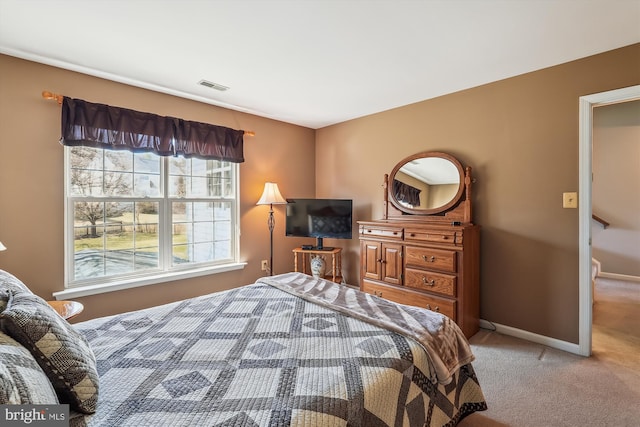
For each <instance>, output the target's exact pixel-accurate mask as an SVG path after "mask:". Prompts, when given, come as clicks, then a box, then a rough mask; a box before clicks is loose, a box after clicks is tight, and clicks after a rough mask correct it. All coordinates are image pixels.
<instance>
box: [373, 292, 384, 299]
mask: <svg viewBox="0 0 640 427" xmlns="http://www.w3.org/2000/svg"><path fill="white" fill-rule="evenodd" d="M373 294H374V295H375V296H377V297H380V298H382V291H373Z"/></svg>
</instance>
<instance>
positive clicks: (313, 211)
mask: <svg viewBox="0 0 640 427" xmlns="http://www.w3.org/2000/svg"><path fill="white" fill-rule="evenodd" d="M352 211H353V201H352V200H348V199H287V214H286V235H287V236H289V237H315V239H316V245H315V246H314V247H306V246H303V248H304V249H316V250H328V251H329V250H332V249H333V248H328V247H325V246H324V245H323V242H322V239H324V238H331V239H351V229H352V226H351V222H352Z"/></svg>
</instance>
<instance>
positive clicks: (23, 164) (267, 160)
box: [0, 55, 315, 320]
mask: <svg viewBox="0 0 640 427" xmlns="http://www.w3.org/2000/svg"><path fill="white" fill-rule="evenodd" d="M43 90H49V91H52V92H55V93H61V94H64V95H67V96H70V97H75V98H81V99H85V100H87V101H91V102H99V103H104V104H110V105H115V106H120V107H125V108H131V109H134V110H139V111H146V112H152V113H156V114H161V115H168V116H177V117H182V118H185V119H188V120H196V121H201V122H206V123H212V124H216V125H221V126H228V127H231V128H234V129H244V130H252V131H255V132H256V136H255V137H245V159H246V161H245V162H244V163H243V164H242V165H241V167H240V193H241V201H240V212H241V219H240V222H241V230H242V236H241V240H240V248H241V256H240V259H241V260H242V261H246V262H248V263H249V264H248V265H247V266H246V268H245V269H244V270H240V271H234V272H228V273H223V274H217V275H212V276H204V277H200V278H194V279H189V280H183V281H180V282H171V283H165V284H159V285H153V286H147V287H142V288H136V289H130V290H125V291H120V292H111V293H106V294H100V295H95V296H91V297H85V298H81V299H80V301H82V302H83V303H84V304H85V312H84V313H83V315H82V316H81V317H79V318H78V320H84V319H88V318H91V317H96V316H102V315H106V314H111V313H116V312H122V311H129V310H135V309H139V308H142V307H148V306H152V305H157V304H161V303H165V302H169V301H174V300H178V299H182V298H187V297H189V296H194V295H201V294H204V293H208V292H213V291H216V290H221V289H226V288H231V287H236V286H239V285H244V284H247V283H252V282H253V281H254V280H255V279H256V278H258V277H259V276H261V275H262V274H263V273H262V272H261V271H260V260H261V259H268V258H269V232H268V229H267V215H268V211H269V208H268V207H267V206H256V202H257V200H258V199H259V198H260V195H261V194H262V189H263V186H264V182H265V181H269V180H272V181H275V182H277V183H278V185H279V188H280V190H281V191H282V193H283V195H284V196H285V197H287V196H288V195H289V194H296V195H304V196H309V197H313V194H314V191H315V177H314V170H315V163H314V153H315V148H314V147H315V141H314V131H313V130H312V129H307V128H303V127H299V126H294V125H289V124H285V123H282V122H277V121H273V120H269V119H264V118H260V117H256V116H252V115H249V114H244V113H239V112H236V111H231V110H227V109H224V108H218V107H215V106H211V105H207V104H202V103H199V102H194V101H190V100H186V99H182V98H177V97H173V96H169V95H164V94H161V93H157V92H152V91H148V90H144V89H139V88H134V87H131V86H127V85H123V84H119V83H115V82H110V81H107V80H102V79H99V78H95V77H90V76H87V75H83V74H78V73H74V72H71V71H66V70H62V69H59V68H54V67H49V66H45V65H41V64H37V63H33V62H29V61H24V60H20V59H17V58H13V57H9V56H4V55H0V134H1V136H0V241H2V242H3V243H4V244H5V245H6V246H7V247H8V250H7V251H5V252H1V253H0V268H2V269H3V270H6V271H9V272H11V273H13V274H15V275H16V276H18V277H19V278H20V279H21V280H23V281H24V282H25V283H27V284H28V285H29V286H30V287H31V288H32V289H33V291H34V292H35V293H37V294H38V295H40V296H42V297H43V298H46V299H50V298H51V293H52V292H54V291H59V290H62V289H63V286H64V284H63V279H64V258H63V238H64V236H63V214H64V211H63V195H64V193H63V149H62V146H61V145H60V144H59V143H58V140H59V138H60V107H59V106H58V105H57V104H56V103H55V102H53V101H46V100H44V99H43V98H42V97H41V92H42V91H43ZM291 159H296V161H295V162H292V161H291ZM274 210H275V216H276V230H275V235H274V237H275V242H274V252H275V254H274V264H275V272H276V273H278V272H280V273H282V272H284V271H290V270H291V268H292V265H293V258H292V253H291V249H293V248H294V247H295V246H297V245H298V244H299V241H297V240H296V239H289V238H285V237H284V209H283V208H281V207H275V208H274Z"/></svg>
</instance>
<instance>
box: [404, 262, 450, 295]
mask: <svg viewBox="0 0 640 427" xmlns="http://www.w3.org/2000/svg"><path fill="white" fill-rule="evenodd" d="M404 284H405V286H408V287H410V288H415V289H420V290H423V291H429V292H437V293H439V294H443V295H446V296H451V297H455V296H456V276H451V275H449V274H441V273H435V272H433V271H427V270H417V269H414V268H407V269H405V279H404Z"/></svg>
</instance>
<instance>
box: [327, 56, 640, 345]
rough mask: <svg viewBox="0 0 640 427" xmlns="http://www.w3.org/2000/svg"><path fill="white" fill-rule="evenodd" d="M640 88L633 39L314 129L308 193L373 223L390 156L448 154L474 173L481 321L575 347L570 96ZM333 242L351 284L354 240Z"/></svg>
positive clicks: (574, 153) (574, 137) (574, 123)
mask: <svg viewBox="0 0 640 427" xmlns="http://www.w3.org/2000/svg"><path fill="white" fill-rule="evenodd" d="M639 83H640V44H636V45H633V46H629V47H626V48H622V49H617V50H614V51H610V52H607V53H604V54H600V55H596V56H592V57H589V58H585V59H582V60H578V61H574V62H570V63H567V64H563V65H559V66H556V67H552V68H548V69H545V70H541V71H537V72H533V73H529V74H525V75H521V76H518V77H514V78H510V79H507V80H503V81H499V82H495V83H492V84H487V85H484V86H480V87H477V88H473V89H469V90H465V91H461V92H458V93H454V94H451V95H447V96H443V97H440V98H436V99H432V100H427V101H423V102H419V103H416V104H412V105H408V106H405V107H401V108H397V109H393V110H390V111H386V112H382V113H379V114H375V115H371V116H367V117H362V118H359V119H355V120H351V121H348V122H345V123H341V124H337V125H334V126H330V127H326V128H323V129H320V130H318V131H317V136H316V170H317V171H318V172H319V173H318V178H317V180H316V194H317V196H318V197H322V196H328V195H331V196H335V197H344V198H353V199H354V216H355V220H368V219H376V218H380V217H381V216H382V187H381V185H382V178H383V174H385V173H390V172H391V170H392V169H393V167H394V166H395V164H396V162H398V161H400V160H401V159H403V158H405V157H407V156H409V155H411V154H413V153H416V152H419V151H445V152H449V153H451V154H453V155H455V156H456V157H458V158H459V159H460V160H461V161H462V163H463V164H465V165H470V166H472V167H473V174H474V177H475V178H476V179H477V182H476V184H475V186H474V197H473V199H474V203H475V206H474V208H475V215H474V216H475V222H476V223H477V224H480V225H481V226H482V233H481V236H482V237H481V239H482V241H481V252H482V254H481V317H482V318H483V319H486V320H489V321H493V322H497V323H500V324H503V325H508V326H512V327H515V328H519V329H523V330H526V331H531V332H533V333H536V334H541V335H545V336H549V337H553V338H557V339H560V340H564V341H569V342H573V343H577V342H578V210H577V209H563V208H562V193H563V192H566V191H578V99H579V97H580V96H583V95H588V94H593V93H599V92H603V91H607V90H611V89H616V88H621V87H627V86H632V85H636V84H639ZM372 90H375V88H372ZM321 171H325V173H323V174H322V175H321V174H320V172H321ZM328 171H331V173H328ZM321 178H322V179H321ZM327 244H328V245H334V244H335V245H338V244H340V243H339V242H328V243H327ZM342 245H343V246H346V248H345V251H346V259H345V267H346V268H347V272H346V275H347V277H348V279H349V281H350V282H354V283H356V282H357V280H358V279H357V276H358V261H359V257H358V253H359V247H358V240H357V238H354V239H353V240H351V241H348V242H347V244H346V245H345V244H342Z"/></svg>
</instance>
